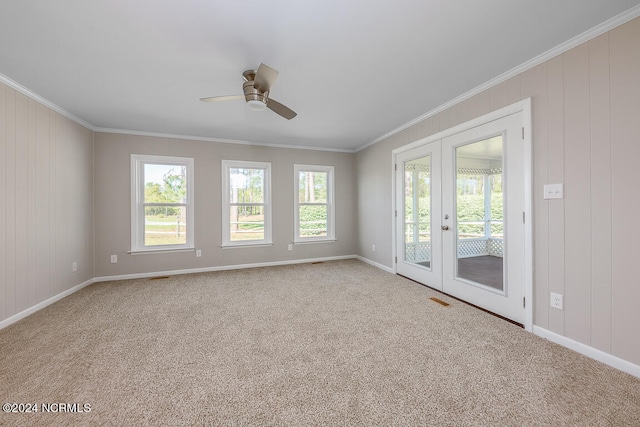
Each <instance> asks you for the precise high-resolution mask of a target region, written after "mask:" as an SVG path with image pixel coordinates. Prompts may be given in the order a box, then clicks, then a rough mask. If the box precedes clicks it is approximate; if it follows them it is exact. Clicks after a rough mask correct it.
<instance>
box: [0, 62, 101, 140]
mask: <svg viewBox="0 0 640 427" xmlns="http://www.w3.org/2000/svg"><path fill="white" fill-rule="evenodd" d="M0 82H1V83H4V84H6V85H7V86H9V87H11V88H13V89H15V90H17V91H18V92H20V93H22V94H23V95H26V96H28V97H29V98H31V99H33V100H34V101H36V102H39V103H40V104H42V105H44V106H45V107H48V108H50V109H51V110H53V111H55V112H56V113H59V114H61V115H63V116H64V117H66V118H68V119H70V120H73V121H74V122H76V123H78V124H79V125H80V126H84V127H85V128H87V129H89V130H92V131H95V127H94V126H93V125H92V124H91V123H88V122H85V121H84V120H82V119H81V118H80V117H78V116H76V115H73V114H71V113H70V112H68V111H67V110H65V109H64V108H62V107H60V106H59V105H56V104H54V103H53V102H51V101H49V100H48V99H45V98H43V97H41V96H40V95H38V94H37V93H35V92H33V91H31V90H29V89H27V88H26V87H24V86H22V85H21V84H20V83H18V82H15V81H13V80H11V79H10V78H9V77H7V76H5V75H3V74H0Z"/></svg>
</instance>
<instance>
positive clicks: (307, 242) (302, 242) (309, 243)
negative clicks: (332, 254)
mask: <svg viewBox="0 0 640 427" xmlns="http://www.w3.org/2000/svg"><path fill="white" fill-rule="evenodd" d="M337 241H338V239H317V240H294V242H293V244H294V245H311V244H314V243H335V242H337Z"/></svg>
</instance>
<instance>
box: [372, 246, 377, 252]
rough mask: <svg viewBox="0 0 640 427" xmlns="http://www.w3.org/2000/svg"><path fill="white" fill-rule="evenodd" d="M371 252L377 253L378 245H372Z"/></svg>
mask: <svg viewBox="0 0 640 427" xmlns="http://www.w3.org/2000/svg"><path fill="white" fill-rule="evenodd" d="M371 250H372V251H373V252H375V251H376V245H375V244H374V245H371Z"/></svg>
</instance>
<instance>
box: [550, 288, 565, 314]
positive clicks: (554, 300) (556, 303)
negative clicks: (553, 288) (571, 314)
mask: <svg viewBox="0 0 640 427" xmlns="http://www.w3.org/2000/svg"><path fill="white" fill-rule="evenodd" d="M563 305H564V302H563V298H562V295H560V294H556V293H553V292H551V307H552V308H557V309H558V310H562V309H563Z"/></svg>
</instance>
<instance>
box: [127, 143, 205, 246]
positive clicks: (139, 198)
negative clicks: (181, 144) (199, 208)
mask: <svg viewBox="0 0 640 427" xmlns="http://www.w3.org/2000/svg"><path fill="white" fill-rule="evenodd" d="M145 164H163V165H176V166H186V167H187V203H185V206H186V207H187V218H186V224H187V241H186V243H184V244H181V245H156V246H145V244H144V182H143V181H144V179H143V177H144V165H145ZM193 165H194V160H193V158H191V157H175V156H152V155H146V154H132V155H131V251H130V252H129V253H132V254H136V253H154V252H155V253H165V252H170V251H173V252H175V251H180V250H192V249H194V248H195V245H194V238H193V236H194V230H193V227H194V219H193V218H194V200H193V195H194V190H193V187H194V180H193V176H194V173H193Z"/></svg>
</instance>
